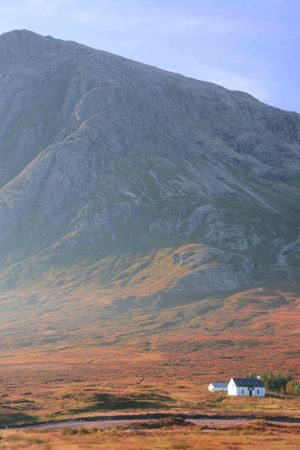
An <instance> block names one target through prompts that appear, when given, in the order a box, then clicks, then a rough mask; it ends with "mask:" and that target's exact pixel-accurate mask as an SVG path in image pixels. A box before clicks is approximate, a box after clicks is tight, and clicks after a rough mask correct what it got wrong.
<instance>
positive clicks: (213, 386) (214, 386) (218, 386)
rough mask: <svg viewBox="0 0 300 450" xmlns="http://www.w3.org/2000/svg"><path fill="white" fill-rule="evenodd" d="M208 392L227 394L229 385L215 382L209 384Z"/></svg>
mask: <svg viewBox="0 0 300 450" xmlns="http://www.w3.org/2000/svg"><path fill="white" fill-rule="evenodd" d="M208 390H209V391H210V392H227V391H228V383H224V382H222V381H215V382H213V383H210V384H209V386H208Z"/></svg>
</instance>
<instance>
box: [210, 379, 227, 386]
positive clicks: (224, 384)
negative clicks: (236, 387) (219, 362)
mask: <svg viewBox="0 0 300 450" xmlns="http://www.w3.org/2000/svg"><path fill="white" fill-rule="evenodd" d="M211 384H212V385H213V387H215V388H227V387H228V383H224V381H213V382H212V383H211Z"/></svg>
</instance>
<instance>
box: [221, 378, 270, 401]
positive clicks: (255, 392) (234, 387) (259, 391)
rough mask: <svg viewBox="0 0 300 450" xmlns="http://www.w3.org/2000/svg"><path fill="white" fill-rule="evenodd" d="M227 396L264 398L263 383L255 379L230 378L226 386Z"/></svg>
mask: <svg viewBox="0 0 300 450" xmlns="http://www.w3.org/2000/svg"><path fill="white" fill-rule="evenodd" d="M228 395H235V396H239V397H243V396H244V397H265V395H266V391H265V387H264V385H263V382H262V381H261V379H260V378H259V377H257V378H231V380H230V381H229V384H228Z"/></svg>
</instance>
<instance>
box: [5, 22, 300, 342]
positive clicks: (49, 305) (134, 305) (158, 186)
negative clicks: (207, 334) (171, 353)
mask: <svg viewBox="0 0 300 450" xmlns="http://www.w3.org/2000/svg"><path fill="white" fill-rule="evenodd" d="M0 119H1V120H0V164H1V165H0V167H1V170H0V302H1V303H0V304H1V310H2V313H1V319H0V329H1V333H2V336H3V339H2V343H1V345H2V346H3V347H4V346H5V347H6V348H7V347H9V346H13V347H14V346H20V347H23V346H28V345H33V344H41V343H42V344H47V343H52V342H64V341H65V340H69V342H73V341H72V340H73V339H74V336H76V338H78V339H79V336H80V339H86V340H88V339H96V340H97V342H98V343H100V344H101V343H105V342H106V341H107V335H108V334H109V333H110V335H111V336H114V339H120V337H119V338H117V337H116V336H117V335H118V333H119V335H120V336H121V335H123V334H124V335H126V333H127V335H129V334H130V333H132V334H137V335H141V334H143V333H146V334H147V333H150V331H149V332H147V326H148V325H149V324H150V323H151V326H150V328H151V333H152V332H153V333H157V332H162V331H164V332H165V331H166V330H169V329H171V330H172V329H181V328H182V327H187V328H188V327H189V326H190V324H191V322H192V321H193V320H196V318H199V320H200V318H201V320H206V318H208V317H209V314H213V315H214V316H212V317H214V319H212V320H213V322H212V323H214V325H212V326H211V329H212V330H217V327H216V325H215V324H216V323H218V321H219V320H220V322H222V320H223V318H224V315H223V314H226V317H227V318H228V323H227V325H226V327H227V328H230V327H232V326H234V325H232V320H233V319H232V318H233V317H235V312H234V311H236V308H238V309H239V308H242V309H243V307H244V306H245V303H243V301H244V302H245V298H246V299H247V300H246V306H249V305H250V307H251V308H252V307H253V305H257V302H260V303H259V305H260V306H259V310H258V312H257V311H256V313H255V314H254V313H253V311H252V312H251V313H249V311H248V312H247V313H245V314H246V316H245V317H248V319H249V317H251V320H252V318H254V317H263V316H264V314H266V312H267V313H269V312H270V308H271V309H272V311H277V312H278V314H279V315H280V311H282V308H287V307H288V308H289V310H293V308H296V307H297V308H298V305H299V303H298V300H299V299H298V297H297V295H298V293H299V288H300V256H299V252H300V228H299V226H300V202H299V199H300V115H299V114H297V113H294V112H286V111H282V110H279V109H277V108H273V107H271V106H268V105H266V104H263V103H261V102H260V101H258V100H256V99H255V98H254V97H252V96H250V95H248V94H246V93H243V92H237V91H230V90H226V89H224V88H223V87H220V86H217V85H215V84H212V83H208V82H203V81H198V80H194V79H190V78H186V77H184V76H181V75H178V74H173V73H169V72H166V71H163V70H159V69H157V68H154V67H150V66H147V65H144V64H141V63H137V62H134V61H130V60H127V59H124V58H122V57H119V56H115V55H112V54H109V53H106V52H103V51H99V50H94V49H91V48H88V47H85V46H83V45H80V44H77V43H74V42H64V41H62V40H57V39H53V38H52V37H43V36H40V35H37V34H35V33H32V32H29V31H25V30H22V31H12V32H9V33H5V34H2V35H1V36H0ZM245 292H246V293H247V294H245ZM259 292H261V293H262V294H261V296H260V295H259ZM266 292H267V294H266ZM283 292H285V294H283ZM287 292H289V294H288V295H287V294H286V293H287ZM249 293H250V294H249ZM232 296H233V297H232ZM266 296H267V297H268V298H269V299H271V300H270V301H269V302H267V303H266V302H265V300H262V299H265V298H266ZM233 298H234V299H237V298H238V299H239V300H238V301H237V300H234V301H233V300H232V299H233ZM278 298H279V300H278ZM241 299H244V300H241ZM230 305H231V307H230ZM237 305H238V306H237ZM224 308H225V309H224ZM251 308H250V309H251ZM295 310H296V309H295ZM218 314H219V315H218ZM249 314H250V316H249ZM230 315H232V318H231V319H232V320H229V318H230ZM131 317H134V321H133V323H132V322H131V319H130V318H131ZM163 317H164V319H163ZM220 317H222V320H221V319H220ZM282 317H283V319H282V320H283V321H284V320H285V319H284V317H285V316H284V315H283V316H282ZM289 317H290V316H289ZM146 318H147V320H146ZM248 319H247V320H248ZM249 320H250V319H249ZM253 320H254V319H253ZM255 320H256V319H255ZM257 320H258V322H259V320H260V319H257ZM201 323H203V322H201ZM147 324H148V325H147ZM201 326H202V325H201ZM224 326H225V325H224ZM276 326H277V325H276ZM197 327H200V325H199V323H198V322H197ZM274 327H275V325H274ZM250 328H251V327H250ZM99 330H101V332H99ZM120 330H121V331H120ZM125 330H127V331H126V333H125ZM295 330H296V328H295ZM251 332H252V331H250V333H251ZM295 333H296V331H295Z"/></svg>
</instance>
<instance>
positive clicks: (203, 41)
mask: <svg viewBox="0 0 300 450" xmlns="http://www.w3.org/2000/svg"><path fill="white" fill-rule="evenodd" d="M16 28H19V29H20V28H26V29H30V30H32V31H36V32H38V33H41V34H44V35H48V34H49V35H52V36H54V37H58V38H62V39H69V40H75V41H78V42H81V43H84V44H87V45H90V46H92V47H96V48H99V49H102V50H106V51H109V52H112V53H116V54H119V55H122V56H126V57H128V58H131V59H135V60H138V61H142V62H145V63H148V64H152V65H155V66H158V67H161V68H164V69H167V70H171V71H175V72H179V73H182V74H184V75H188V76H191V77H194V78H199V79H202V80H209V81H213V82H215V83H218V84H221V85H223V86H225V87H228V88H230V89H237V90H243V91H247V92H249V93H251V94H253V95H255V96H256V97H258V98H259V99H261V100H263V101H265V102H267V103H269V104H272V105H275V106H279V107H281V108H284V109H288V110H295V111H298V112H300V90H299V77H300V56H299V55H300V0H0V32H5V31H9V30H13V29H16Z"/></svg>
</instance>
